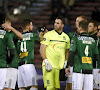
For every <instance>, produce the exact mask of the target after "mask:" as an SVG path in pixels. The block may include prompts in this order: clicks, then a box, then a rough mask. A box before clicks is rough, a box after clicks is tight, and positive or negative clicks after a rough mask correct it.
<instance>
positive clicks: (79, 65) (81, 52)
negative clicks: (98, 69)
mask: <svg viewBox="0 0 100 90" xmlns="http://www.w3.org/2000/svg"><path fill="white" fill-rule="evenodd" d="M94 48H95V49H94ZM70 51H72V52H74V53H77V55H78V57H79V61H76V60H74V72H80V71H81V70H93V58H94V56H95V55H96V54H99V53H98V48H97V45H96V42H95V40H94V39H93V38H92V37H89V34H86V33H82V34H81V35H78V36H75V37H74V38H73V39H72V40H71V47H70ZM69 58H70V57H69ZM69 62H71V61H70V60H69Z"/></svg>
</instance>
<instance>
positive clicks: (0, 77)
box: [0, 68, 7, 89]
mask: <svg viewBox="0 0 100 90" xmlns="http://www.w3.org/2000/svg"><path fill="white" fill-rule="evenodd" d="M6 74H7V68H0V89H3V88H4V85H5V81H6Z"/></svg>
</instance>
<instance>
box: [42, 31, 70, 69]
mask: <svg viewBox="0 0 100 90" xmlns="http://www.w3.org/2000/svg"><path fill="white" fill-rule="evenodd" d="M41 44H44V45H47V48H46V57H47V59H48V60H49V62H50V63H51V65H52V67H53V68H58V69H62V68H63V66H64V62H65V51H66V49H69V48H70V39H69V37H68V35H67V34H65V33H64V32H62V33H60V34H59V33H58V32H56V31H55V30H52V31H49V32H47V33H46V34H45V35H44V37H43V41H41ZM43 65H44V62H43Z"/></svg>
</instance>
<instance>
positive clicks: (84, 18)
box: [78, 15, 88, 22]
mask: <svg viewBox="0 0 100 90" xmlns="http://www.w3.org/2000/svg"><path fill="white" fill-rule="evenodd" d="M78 17H81V18H83V20H84V21H87V22H88V19H87V17H86V16H83V15H81V16H78Z"/></svg>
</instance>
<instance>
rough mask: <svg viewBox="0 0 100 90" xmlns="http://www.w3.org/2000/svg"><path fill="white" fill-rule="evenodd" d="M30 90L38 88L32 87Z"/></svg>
mask: <svg viewBox="0 0 100 90" xmlns="http://www.w3.org/2000/svg"><path fill="white" fill-rule="evenodd" d="M30 90H38V89H37V88H35V87H31V88H30Z"/></svg>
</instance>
